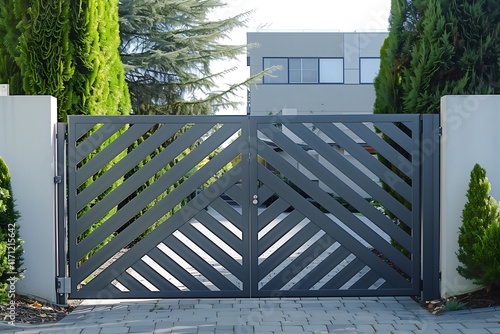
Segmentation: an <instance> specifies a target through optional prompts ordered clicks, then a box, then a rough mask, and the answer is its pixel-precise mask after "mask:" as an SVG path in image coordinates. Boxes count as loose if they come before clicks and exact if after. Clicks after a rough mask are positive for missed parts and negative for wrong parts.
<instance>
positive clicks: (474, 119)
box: [424, 95, 500, 297]
mask: <svg viewBox="0 0 500 334" xmlns="http://www.w3.org/2000/svg"><path fill="white" fill-rule="evenodd" d="M441 127H442V136H441V167H440V169H441V185H440V186H441V192H440V202H441V295H442V296H443V297H449V296H453V295H458V294H462V293H467V292H470V291H473V290H477V289H478V288H480V287H478V286H477V285H474V284H473V283H472V282H471V281H470V280H466V279H465V278H463V277H462V276H460V275H459V274H458V272H457V270H456V268H457V266H458V265H459V264H460V263H459V262H458V259H457V256H456V252H457V251H458V229H459V227H460V226H461V225H462V218H461V216H462V210H463V208H464V205H465V203H466V201H467V198H466V193H467V189H468V188H469V181H470V172H471V171H472V168H473V167H474V165H475V164H476V163H478V164H480V165H481V166H482V167H483V168H484V169H486V176H487V177H488V179H489V181H490V183H491V188H492V189H491V195H492V196H493V197H494V198H495V199H496V200H500V155H499V154H498V148H499V147H500V96H499V95H464V96H444V97H442V98H441ZM424 247H425V246H424Z"/></svg>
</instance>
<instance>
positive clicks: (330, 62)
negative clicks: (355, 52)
mask: <svg viewBox="0 0 500 334" xmlns="http://www.w3.org/2000/svg"><path fill="white" fill-rule="evenodd" d="M319 74H320V75H319V82H320V83H343V82H344V59H342V58H320V59H319Z"/></svg>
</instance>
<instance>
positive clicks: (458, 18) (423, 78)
mask: <svg viewBox="0 0 500 334" xmlns="http://www.w3.org/2000/svg"><path fill="white" fill-rule="evenodd" d="M498 22H500V8H499V6H498V2H497V1H495V0H479V1H471V0H456V1H444V0H430V1H423V0H415V1H405V0H393V1H392V6H391V19H390V28H389V36H388V37H387V41H386V45H385V47H384V48H383V49H382V50H381V68H380V72H379V75H378V77H377V79H376V81H375V89H376V102H375V110H374V111H375V113H417V114H418V113H439V105H440V98H441V96H444V95H453V94H498V93H499V92H500V84H499V82H500V62H499V61H498V59H500V24H499V23H498Z"/></svg>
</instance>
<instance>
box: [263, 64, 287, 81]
mask: <svg viewBox="0 0 500 334" xmlns="http://www.w3.org/2000/svg"><path fill="white" fill-rule="evenodd" d="M273 66H280V67H281V68H280V69H277V70H274V71H273V72H272V73H271V74H270V75H265V76H264V83H288V58H264V69H268V68H270V67H273Z"/></svg>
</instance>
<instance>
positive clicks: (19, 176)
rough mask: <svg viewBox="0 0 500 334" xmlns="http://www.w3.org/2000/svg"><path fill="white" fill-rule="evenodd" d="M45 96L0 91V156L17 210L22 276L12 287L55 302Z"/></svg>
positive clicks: (52, 111)
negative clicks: (5, 167) (24, 269)
mask: <svg viewBox="0 0 500 334" xmlns="http://www.w3.org/2000/svg"><path fill="white" fill-rule="evenodd" d="M56 124H57V101H56V99H55V98H53V97H50V96H6V97H4V96H0V156H2V157H3V159H4V160H5V162H6V163H7V165H8V167H9V169H10V173H11V179H12V191H13V195H14V198H15V201H16V202H15V203H16V205H17V210H18V211H19V212H20V214H21V218H20V220H19V221H18V223H19V225H20V234H21V238H22V239H23V240H24V246H23V247H24V252H25V254H24V265H23V267H24V268H26V272H25V278H24V279H23V280H21V281H18V282H17V284H16V292H19V293H23V294H27V295H32V296H37V297H40V298H43V299H46V300H49V301H52V302H56V291H55V277H56V260H55V245H56V238H55V217H56V215H55V208H56V202H55V198H56V197H55V184H54V176H55V161H54V152H55V130H56Z"/></svg>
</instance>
